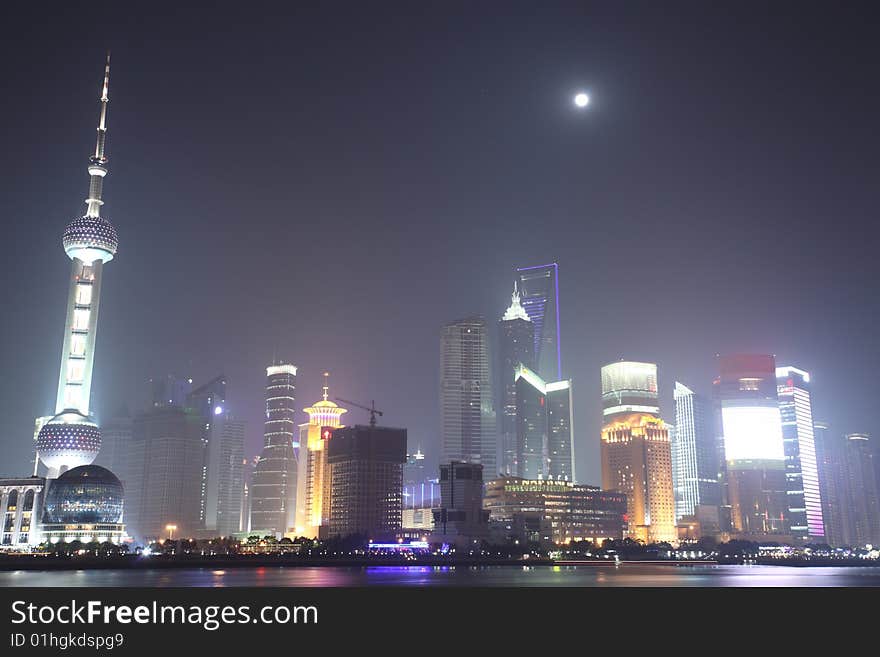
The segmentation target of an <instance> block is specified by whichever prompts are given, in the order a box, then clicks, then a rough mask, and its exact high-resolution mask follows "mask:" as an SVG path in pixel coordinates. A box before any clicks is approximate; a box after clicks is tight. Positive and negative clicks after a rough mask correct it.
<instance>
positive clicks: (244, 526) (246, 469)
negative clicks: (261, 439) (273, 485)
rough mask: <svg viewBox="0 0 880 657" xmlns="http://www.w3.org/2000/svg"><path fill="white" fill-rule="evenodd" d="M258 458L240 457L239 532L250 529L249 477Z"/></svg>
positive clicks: (251, 475) (251, 476)
mask: <svg viewBox="0 0 880 657" xmlns="http://www.w3.org/2000/svg"><path fill="white" fill-rule="evenodd" d="M259 460H260V457H259V456H255V457H254V458H253V460H250V461H249V460H248V459H242V461H241V509H240V511H239V520H238V531H240V532H249V531H250V530H251V479H252V478H253V476H254V468H255V467H256V466H257V461H259Z"/></svg>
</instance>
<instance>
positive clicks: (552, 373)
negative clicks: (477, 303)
mask: <svg viewBox="0 0 880 657" xmlns="http://www.w3.org/2000/svg"><path fill="white" fill-rule="evenodd" d="M516 281H517V283H518V284H519V293H520V301H521V303H522V307H523V308H524V309H525V311H526V313H527V314H528V316H529V319H531V320H532V323H533V324H534V327H535V363H536V365H537V374H538V376H540V377H541V378H542V379H544V380H545V381H559V380H561V379H562V352H561V350H560V340H559V266H558V265H557V264H556V263H555V262H554V263H551V264H549V265H538V266H536V267H521V268H519V269H517V270H516Z"/></svg>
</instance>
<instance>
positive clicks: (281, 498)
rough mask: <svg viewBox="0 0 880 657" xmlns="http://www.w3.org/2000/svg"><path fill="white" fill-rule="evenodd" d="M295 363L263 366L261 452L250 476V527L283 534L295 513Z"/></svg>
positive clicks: (297, 447) (291, 524)
mask: <svg viewBox="0 0 880 657" xmlns="http://www.w3.org/2000/svg"><path fill="white" fill-rule="evenodd" d="M295 392H296V366H295V365H291V364H289V363H282V364H280V365H272V366H271V367H267V368H266V424H265V429H264V433H263V437H264V442H263V451H262V452H261V453H260V460H259V461H258V462H257V465H256V467H255V468H254V473H253V476H252V478H251V488H250V494H251V530H252V531H264V532H269V533H274V534H276V535H281V534H284V533H285V532H286V531H287V530H288V528H290V527H293V525H294V522H295V513H296V485H297V483H296V474H297V456H298V454H297V451H296V450H298V449H299V444H298V443H295V442H294V430H295V429H296V424H295V422H294V416H295V414H296V408H295V406H294V403H295V401H296V399H295V396H294V395H295Z"/></svg>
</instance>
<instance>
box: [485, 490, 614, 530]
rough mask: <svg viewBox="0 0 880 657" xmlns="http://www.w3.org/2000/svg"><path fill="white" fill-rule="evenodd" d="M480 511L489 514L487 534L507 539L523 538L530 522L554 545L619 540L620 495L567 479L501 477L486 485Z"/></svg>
mask: <svg viewBox="0 0 880 657" xmlns="http://www.w3.org/2000/svg"><path fill="white" fill-rule="evenodd" d="M483 508H484V509H486V510H487V511H489V514H490V515H489V522H490V524H491V525H492V526H493V527H492V529H493V534H495V533H497V531H498V530H499V529H500V530H501V531H502V532H505V533H506V534H507V535H506V536H505V538H508V539H510V538H515V539H520V540H528V537H525V536H522V533H523V529H525V528H526V527H528V524H529V523H528V519H529V518H535V519H536V520H537V527H538V528H539V531H542V533H543V534H546V536H547V538H548V540H549V541H550V542H551V543H553V544H555V545H565V544H568V543H571V542H572V541H575V542H576V541H595V542H598V543H601V542H602V541H603V540H605V539H621V538H623V534H624V525H625V523H624V516H625V515H626V496H625V495H624V494H622V493H616V492H612V491H603V490H600V489H599V488H597V487H595V486H584V485H581V484H573V483H572V482H570V481H550V480H547V479H532V480H529V479H522V478H520V477H502V478H499V479H495V480H493V481H490V482H487V483H486V495H485V497H484V498H483ZM499 525H501V527H499ZM542 538H543V536H542Z"/></svg>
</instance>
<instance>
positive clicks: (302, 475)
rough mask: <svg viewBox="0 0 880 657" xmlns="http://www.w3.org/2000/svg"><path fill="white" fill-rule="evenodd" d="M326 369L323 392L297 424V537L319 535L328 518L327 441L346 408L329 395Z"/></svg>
mask: <svg viewBox="0 0 880 657" xmlns="http://www.w3.org/2000/svg"><path fill="white" fill-rule="evenodd" d="M329 376H330V373H329V372H324V394H323V395H322V399H321V401H319V402H316V403H315V404H313V405H312V406H309V407H308V408H304V409H303V410H304V411H305V412H306V413H307V414H308V416H309V421H308V422H306V423H305V424H301V425H299V444H300V448H299V449H300V452H299V464H298V468H299V471H298V475H297V493H296V523H295V525H294V532H295V533H296V534H297V536H307V537H309V538H323V537H324V536H325V535H326V532H327V528H328V522H329V518H330V473H329V468H328V467H327V444H328V442H329V440H330V438H331V437H332V430H333V429H337V428H339V427H341V426H342V414H343V413H347V412H348V410H347V409H345V408H341V407H340V406H337V405H336V404H334V403H333V402H332V401H330V400H329V399H328V397H329V389H330V386H329V383H328V377H329Z"/></svg>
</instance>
